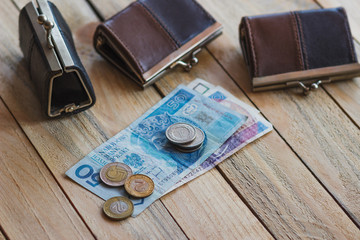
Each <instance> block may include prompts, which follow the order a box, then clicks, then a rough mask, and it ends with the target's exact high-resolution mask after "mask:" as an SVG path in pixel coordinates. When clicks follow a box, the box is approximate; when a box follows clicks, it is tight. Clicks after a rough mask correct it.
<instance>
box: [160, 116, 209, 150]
mask: <svg viewBox="0 0 360 240" xmlns="http://www.w3.org/2000/svg"><path fill="white" fill-rule="evenodd" d="M165 135H166V138H167V139H168V140H169V141H170V142H171V143H172V144H173V145H174V146H175V148H176V149H177V150H179V151H181V152H186V153H188V152H195V151H197V150H199V149H200V148H201V147H202V144H203V143H204V140H205V133H204V132H203V131H202V130H201V129H200V128H198V127H195V126H193V125H191V124H188V123H174V124H172V125H170V126H169V127H168V128H167V129H166V132H165Z"/></svg>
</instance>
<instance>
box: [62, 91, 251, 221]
mask: <svg viewBox="0 0 360 240" xmlns="http://www.w3.org/2000/svg"><path fill="white" fill-rule="evenodd" d="M246 119H247V117H246V116H245V115H242V114H239V113H237V112H235V111H233V110H231V109H229V108H226V107H224V106H222V105H220V104H218V103H216V102H214V101H213V100H211V99H209V98H207V97H204V96H202V95H201V94H199V93H198V92H196V91H194V90H192V89H189V88H187V87H185V86H182V85H180V86H179V87H177V88H176V89H175V90H174V91H173V92H171V93H170V94H169V95H168V96H166V97H165V98H163V99H162V100H161V101H160V102H159V103H157V104H156V105H155V106H154V107H152V108H151V109H150V110H148V111H147V112H146V113H145V114H144V115H143V116H141V117H140V118H139V119H137V120H136V121H135V122H133V123H132V124H131V125H130V126H129V127H127V128H126V129H124V130H123V131H121V132H120V133H118V134H116V135H115V136H114V137H112V138H111V139H109V140H108V141H107V142H105V143H104V144H102V145H101V146H99V147H97V148H96V149H95V150H94V151H92V152H91V153H90V154H89V155H87V156H85V157H84V158H83V159H82V160H80V161H79V162H78V163H77V164H75V165H74V166H73V167H72V168H70V169H69V170H68V171H67V172H66V175H67V176H69V177H70V178H71V179H73V180H74V181H75V182H77V183H78V184H80V185H81V186H83V187H85V188H86V189H88V190H89V191H91V192H93V193H95V194H96V195H98V196H99V197H101V198H103V199H105V200H107V199H109V198H111V197H114V196H127V197H129V196H128V195H127V194H126V192H125V190H124V189H123V188H111V187H107V186H106V185H105V184H103V183H101V182H100V180H99V172H100V169H101V168H102V167H103V166H105V165H106V164H108V163H110V162H122V163H125V164H127V165H129V166H130V167H131V168H132V170H133V172H134V174H145V175H147V176H149V177H150V178H152V180H153V181H154V183H155V190H154V193H153V194H152V195H150V196H149V197H147V198H144V199H131V198H130V199H131V200H132V201H133V203H134V213H133V215H132V216H136V215H138V214H139V213H141V212H142V211H143V210H144V209H146V208H147V207H148V206H149V205H150V204H151V203H153V202H154V201H155V200H156V199H158V198H159V197H161V196H162V195H163V194H164V193H165V192H166V191H167V190H168V189H169V188H170V187H172V186H173V185H174V184H175V183H177V182H178V181H179V180H181V179H182V178H183V177H184V176H186V175H187V174H189V173H190V172H191V171H192V170H194V169H195V168H197V167H198V166H199V165H200V164H201V163H202V162H204V161H205V160H206V159H207V158H208V157H209V156H210V155H211V154H213V153H214V152H215V151H216V150H217V149H218V148H219V147H220V146H221V145H222V144H223V143H224V142H225V141H226V140H227V139H228V138H229V137H230V136H231V135H232V134H233V133H234V132H235V131H236V130H237V129H239V128H240V127H241V126H242V125H243V124H244V122H245V121H246ZM176 122H187V123H190V124H192V125H194V126H196V127H198V128H200V129H201V130H203V131H204V132H205V135H206V137H205V140H204V144H203V147H202V148H201V149H200V150H198V151H196V152H193V153H181V152H179V151H177V150H175V149H174V148H173V147H172V146H171V144H169V143H168V141H167V139H166V136H165V130H166V129H167V127H168V126H170V125H171V124H173V123H176Z"/></svg>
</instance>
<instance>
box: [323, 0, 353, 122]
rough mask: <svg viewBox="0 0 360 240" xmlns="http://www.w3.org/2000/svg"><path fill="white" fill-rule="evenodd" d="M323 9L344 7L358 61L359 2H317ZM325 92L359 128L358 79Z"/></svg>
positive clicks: (328, 87)
mask: <svg viewBox="0 0 360 240" xmlns="http://www.w3.org/2000/svg"><path fill="white" fill-rule="evenodd" d="M316 2H317V3H318V4H319V5H320V6H321V7H323V8H332V7H340V6H342V7H344V8H345V10H346V12H347V15H348V19H349V22H350V28H351V33H352V35H353V37H354V38H355V40H356V41H355V42H354V44H355V51H356V53H357V58H358V60H359V59H360V44H359V43H360V14H359V8H360V1H356V0H346V1H344V0H317V1H316ZM324 88H325V89H326V91H328V92H329V93H330V94H331V96H333V97H334V99H335V100H336V101H337V102H338V103H339V105H340V106H341V107H342V108H343V109H344V111H346V113H347V114H348V115H349V116H350V117H351V118H352V119H353V121H354V122H355V124H357V126H358V127H359V126H360V78H356V79H354V80H352V81H346V82H338V83H335V84H327V85H324Z"/></svg>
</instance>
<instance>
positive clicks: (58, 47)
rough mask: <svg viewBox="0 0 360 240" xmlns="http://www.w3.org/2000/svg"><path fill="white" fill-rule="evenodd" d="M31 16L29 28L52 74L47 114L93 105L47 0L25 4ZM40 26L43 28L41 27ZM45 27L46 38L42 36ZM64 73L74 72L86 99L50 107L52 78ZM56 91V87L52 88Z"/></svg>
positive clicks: (69, 111)
mask: <svg viewBox="0 0 360 240" xmlns="http://www.w3.org/2000/svg"><path fill="white" fill-rule="evenodd" d="M25 8H26V11H27V12H28V15H29V17H30V21H31V24H32V27H33V29H34V31H35V34H36V35H37V36H38V38H39V41H40V45H41V47H42V50H43V52H44V55H45V57H46V60H47V62H48V64H49V67H50V70H51V71H52V72H54V75H53V76H52V77H51V79H50V80H49V89H48V99H47V101H48V102H47V115H48V116H49V117H56V116H60V115H61V114H62V113H71V112H73V111H75V110H78V109H81V108H85V107H88V106H90V105H92V104H93V102H94V99H93V98H92V96H91V94H90V92H89V90H88V89H87V87H86V86H85V83H84V80H83V79H82V77H81V75H80V73H79V71H78V70H77V69H74V65H75V64H74V60H73V57H72V55H71V54H70V51H69V49H68V46H67V45H66V43H65V41H64V39H63V37H62V34H61V32H60V29H59V27H58V26H57V24H56V21H55V17H54V16H53V13H52V10H51V8H50V5H49V3H48V1H47V0H36V1H32V4H28V5H27V6H25ZM41 26H42V27H41ZM44 30H45V37H43V36H44ZM65 74H75V76H76V78H77V79H78V80H79V81H80V85H81V86H82V87H83V89H84V91H85V93H86V95H87V97H88V98H87V100H86V101H83V102H81V103H79V104H76V103H72V102H71V101H69V103H68V104H66V105H65V106H61V107H59V108H56V109H53V108H52V95H53V90H54V89H53V87H54V81H55V80H56V79H57V78H60V77H62V76H63V75H65ZM55 90H56V89H55Z"/></svg>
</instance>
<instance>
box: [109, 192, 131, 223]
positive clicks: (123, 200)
mask: <svg viewBox="0 0 360 240" xmlns="http://www.w3.org/2000/svg"><path fill="white" fill-rule="evenodd" d="M103 210H104V213H105V215H106V216H108V217H109V218H111V219H113V220H122V219H125V218H128V217H130V216H131V214H132V213H133V212H134V204H133V203H132V201H130V199H128V198H127V197H113V198H110V199H108V200H107V201H106V202H105V203H104V206H103Z"/></svg>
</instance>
